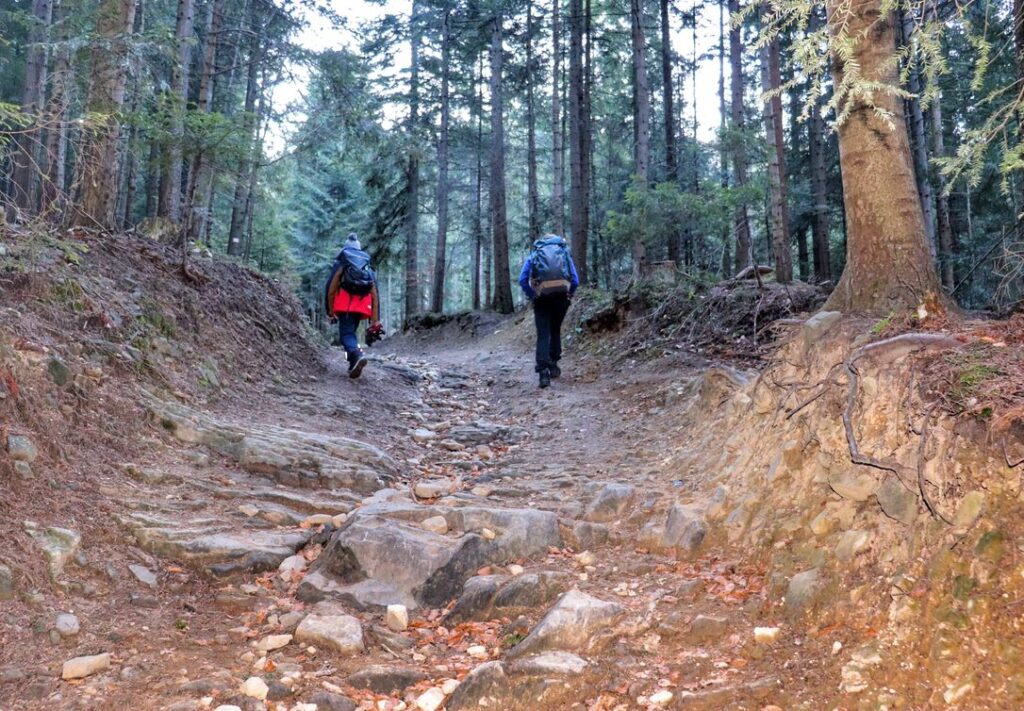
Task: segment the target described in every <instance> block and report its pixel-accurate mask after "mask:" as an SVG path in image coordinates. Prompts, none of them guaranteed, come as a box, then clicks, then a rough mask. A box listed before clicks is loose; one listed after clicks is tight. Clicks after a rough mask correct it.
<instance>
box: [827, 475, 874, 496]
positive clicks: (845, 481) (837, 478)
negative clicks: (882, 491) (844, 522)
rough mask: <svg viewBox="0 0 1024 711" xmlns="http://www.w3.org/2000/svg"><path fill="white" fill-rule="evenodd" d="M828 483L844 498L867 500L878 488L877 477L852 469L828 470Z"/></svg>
mask: <svg viewBox="0 0 1024 711" xmlns="http://www.w3.org/2000/svg"><path fill="white" fill-rule="evenodd" d="M827 480H828V485H829V486H830V487H832V491H834V492H836V493H837V494H839V495H840V496H842V497H843V498H844V499H850V500H852V501H867V500H868V499H869V498H871V497H872V496H873V495H874V493H875V492H876V491H877V490H878V478H877V477H876V476H874V475H872V474H869V473H867V472H864V471H861V472H859V473H858V472H857V471H856V470H854V469H841V470H839V471H835V472H829V474H828V479H827Z"/></svg>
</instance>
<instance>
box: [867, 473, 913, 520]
mask: <svg viewBox="0 0 1024 711" xmlns="http://www.w3.org/2000/svg"><path fill="white" fill-rule="evenodd" d="M875 496H876V497H877V498H878V505H879V506H881V507H882V511H883V512H884V513H885V515H886V516H888V517H889V518H892V519H895V520H897V521H899V522H900V523H905V524H908V525H909V524H911V523H913V522H914V519H916V518H917V511H918V500H917V494H916V493H915V492H913V491H910V490H908V489H907V487H905V486H903V484H901V483H900V482H899V480H898V479H897V478H896V477H895V476H887V477H885V479H883V480H882V483H881V484H879V485H878V490H877V491H876V492H875Z"/></svg>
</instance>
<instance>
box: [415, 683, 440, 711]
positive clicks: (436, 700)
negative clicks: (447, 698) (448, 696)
mask: <svg viewBox="0 0 1024 711" xmlns="http://www.w3.org/2000/svg"><path fill="white" fill-rule="evenodd" d="M443 705H444V692H443V691H442V690H441V689H439V688H438V687H436V686H432V687H430V688H429V689H427V690H426V691H424V692H423V693H422V694H420V695H419V696H417V697H416V708H417V709H419V711H437V710H438V709H439V708H441V707H442V706H443Z"/></svg>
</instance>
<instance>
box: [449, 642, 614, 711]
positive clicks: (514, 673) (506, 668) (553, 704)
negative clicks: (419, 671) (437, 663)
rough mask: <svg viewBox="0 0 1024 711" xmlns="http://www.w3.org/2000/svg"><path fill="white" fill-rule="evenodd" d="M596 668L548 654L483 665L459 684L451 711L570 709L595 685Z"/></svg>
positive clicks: (572, 656)
mask: <svg viewBox="0 0 1024 711" xmlns="http://www.w3.org/2000/svg"><path fill="white" fill-rule="evenodd" d="M595 678H596V675H595V673H594V670H593V668H592V666H591V665H590V664H589V663H588V662H587V661H585V660H584V659H582V658H580V657H578V656H577V655H575V654H571V653H569V652H562V651H552V652H544V653H542V654H538V655H533V656H527V657H523V658H521V659H516V660H514V661H512V662H496V661H495V662H486V663H484V664H481V665H480V666H478V667H477V668H476V669H474V670H473V671H472V672H470V673H469V675H468V676H467V677H466V678H465V679H464V680H463V681H462V683H460V684H459V686H458V687H457V688H456V689H455V692H454V693H453V694H452V696H451V698H450V699H449V700H448V704H447V706H446V707H445V708H446V709H447V711H470V710H473V711H476V710H477V709H481V708H486V709H502V711H536V710H537V709H556V708H569V707H571V706H572V705H573V703H574V702H577V701H579V700H580V699H581V698H584V697H586V695H587V693H586V690H587V689H588V688H589V687H590V686H591V685H592V684H593V683H594V681H595Z"/></svg>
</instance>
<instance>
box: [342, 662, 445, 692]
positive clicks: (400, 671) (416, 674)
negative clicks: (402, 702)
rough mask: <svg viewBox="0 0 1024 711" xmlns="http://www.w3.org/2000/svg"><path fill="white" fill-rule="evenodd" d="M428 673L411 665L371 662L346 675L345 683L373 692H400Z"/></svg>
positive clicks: (424, 677)
mask: <svg viewBox="0 0 1024 711" xmlns="http://www.w3.org/2000/svg"><path fill="white" fill-rule="evenodd" d="M428 678H429V677H428V675H427V674H426V673H425V672H423V671H421V670H420V669H417V668H416V667H412V666H391V665H385V664H373V665H370V666H365V667H363V668H362V669H360V670H359V671H357V672H356V673H355V674H352V675H350V676H348V677H347V678H346V679H345V683H346V684H348V685H349V686H351V687H352V688H353V689H369V690H370V691H372V692H374V693H375V694H389V695H390V694H401V693H402V692H403V691H405V690H406V689H407V688H409V687H410V686H413V685H415V684H418V683H420V682H421V681H424V680H425V679H428Z"/></svg>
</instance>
